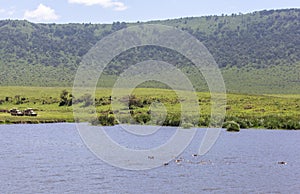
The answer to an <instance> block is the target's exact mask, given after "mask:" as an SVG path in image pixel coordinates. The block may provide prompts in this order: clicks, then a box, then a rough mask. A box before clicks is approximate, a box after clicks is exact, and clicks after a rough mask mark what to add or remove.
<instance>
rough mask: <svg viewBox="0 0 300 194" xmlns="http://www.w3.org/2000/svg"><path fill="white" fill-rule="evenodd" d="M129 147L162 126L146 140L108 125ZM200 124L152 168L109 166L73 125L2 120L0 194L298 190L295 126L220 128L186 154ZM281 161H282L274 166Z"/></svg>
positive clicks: (166, 133) (299, 143)
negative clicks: (180, 148)
mask: <svg viewBox="0 0 300 194" xmlns="http://www.w3.org/2000/svg"><path fill="white" fill-rule="evenodd" d="M107 129H109V131H110V133H111V135H114V136H115V140H116V141H119V142H120V143H122V144H123V145H127V146H128V147H132V148H147V147H153V146H157V145H160V144H161V143H162V142H164V141H165V140H167V139H168V138H169V137H170V136H171V135H172V134H173V133H174V130H175V129H174V128H170V127H166V128H164V130H160V131H159V132H157V133H156V134H155V136H149V137H147V139H140V138H141V137H132V136H131V135H126V133H125V132H122V131H121V132H120V130H119V129H118V126H115V127H110V128H107ZM204 132H205V130H203V129H199V130H198V133H197V135H196V138H195V139H194V141H193V142H192V143H191V145H190V146H189V147H188V148H187V149H186V150H185V151H184V153H182V155H181V156H179V157H182V158H183V159H184V161H183V162H180V163H176V162H175V161H172V162H170V163H169V165H167V166H162V167H159V168H156V169H152V170H145V171H129V170H124V169H120V168H116V167H112V166H110V165H108V164H106V163H104V162H102V161H101V160H99V159H98V158H97V157H95V156H94V155H93V154H92V153H91V152H90V151H89V149H88V148H87V147H86V146H85V145H84V144H83V142H82V140H81V138H80V136H79V133H78V131H77V129H76V126H75V124H41V125H1V126H0V172H1V174H0V192H1V193H200V192H207V193H252V192H254V193H298V192H300V182H299V180H300V151H299V150H300V131H284V130H276V131H275V130H274V131H272V130H241V132H240V133H228V132H226V131H222V133H221V135H220V137H219V139H218V141H217V143H216V144H215V145H214V146H213V148H212V149H211V150H210V152H209V153H207V154H206V155H204V156H198V157H193V156H192V154H194V153H197V150H198V147H199V142H200V141H201V139H202V137H203V135H204ZM279 161H286V162H287V164H286V165H281V164H278V162H279Z"/></svg>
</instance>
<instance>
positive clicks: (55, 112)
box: [0, 87, 300, 128]
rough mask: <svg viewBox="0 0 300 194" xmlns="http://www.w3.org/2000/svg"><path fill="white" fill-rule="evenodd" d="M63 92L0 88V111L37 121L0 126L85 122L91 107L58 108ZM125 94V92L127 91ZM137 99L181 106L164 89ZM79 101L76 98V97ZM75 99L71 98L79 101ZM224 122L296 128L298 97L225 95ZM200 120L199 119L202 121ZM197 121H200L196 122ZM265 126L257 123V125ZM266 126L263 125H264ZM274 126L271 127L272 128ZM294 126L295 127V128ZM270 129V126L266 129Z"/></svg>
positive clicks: (4, 116) (1, 117)
mask: <svg viewBox="0 0 300 194" xmlns="http://www.w3.org/2000/svg"><path fill="white" fill-rule="evenodd" d="M64 89H66V90H67V91H68V92H69V93H72V88H59V87H0V100H3V101H4V102H3V103H2V104H0V110H9V109H11V108H18V109H20V110H24V109H26V108H29V107H30V108H34V109H35V110H36V112H37V113H38V116H37V117H27V116H23V117H16V116H11V115H10V114H8V113H0V123H42V122H74V120H75V119H74V116H73V108H74V107H75V108H77V109H82V110H88V111H83V112H82V113H80V114H81V115H80V118H81V120H79V121H85V122H86V121H89V120H90V119H91V118H92V116H93V115H94V114H93V111H92V110H93V107H86V108H81V106H82V104H80V103H79V104H75V105H73V106H58V103H59V101H60V94H61V92H62V90H64ZM95 93H96V94H95V97H96V99H98V100H99V99H100V98H103V99H106V100H107V99H109V97H110V96H112V97H114V95H113V94H112V92H111V89H107V88H98V89H97V90H96V92H95ZM127 93H128V91H127ZM132 95H134V96H135V97H136V98H137V99H139V100H141V101H145V100H148V101H149V102H158V101H159V102H160V103H162V104H164V106H165V108H166V110H167V112H168V113H170V114H174V115H178V114H179V115H180V111H181V103H180V101H179V100H178V96H177V95H176V92H174V91H172V90H166V89H152V88H137V89H135V90H134V91H133V93H132ZM197 96H198V100H199V107H200V109H199V112H200V115H201V116H205V117H209V115H210V113H211V112H210V111H211V103H212V102H211V99H210V94H209V93H205V92H197ZM6 97H10V98H11V102H5V98H6ZM18 97H20V98H26V101H25V103H22V104H16V99H17V98H18ZM79 97H80V96H79ZM79 97H77V96H75V98H79ZM150 104H151V103H148V104H147V103H146V104H145V105H144V106H143V107H134V108H133V109H132V110H133V111H134V115H135V116H138V114H146V112H147V111H148V110H149V108H150ZM226 109H227V110H226V120H227V121H230V120H235V121H237V122H240V123H243V122H252V123H253V122H255V123H256V122H257V123H256V124H255V125H249V127H252V126H253V127H265V128H276V126H278V128H289V127H288V126H287V125H286V124H285V123H293V125H298V124H299V126H300V123H299V122H300V95H299V94H288V95H284V94H283V95H270V94H268V95H247V94H227V106H226ZM96 110H97V113H98V116H99V115H101V114H107V113H108V112H109V111H110V110H112V108H111V106H110V105H109V104H106V105H97V106H96ZM203 119H204V117H203V118H202V120H203ZM200 120H201V119H200ZM263 120H264V121H265V123H260V122H261V121H262V122H263ZM266 123H267V124H266ZM274 123H275V124H274ZM297 123H298V124H297ZM269 125H270V126H269Z"/></svg>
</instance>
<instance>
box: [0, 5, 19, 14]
mask: <svg viewBox="0 0 300 194" xmlns="http://www.w3.org/2000/svg"><path fill="white" fill-rule="evenodd" d="M0 14H4V15H8V16H12V15H14V14H15V8H14V7H11V8H9V9H2V8H0Z"/></svg>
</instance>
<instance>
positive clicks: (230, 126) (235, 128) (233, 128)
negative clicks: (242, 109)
mask: <svg viewBox="0 0 300 194" xmlns="http://www.w3.org/2000/svg"><path fill="white" fill-rule="evenodd" d="M225 127H226V130H227V131H230V132H239V131H240V125H239V124H238V123H237V122H235V121H228V122H226V123H225Z"/></svg>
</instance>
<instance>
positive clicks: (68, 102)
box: [59, 90, 72, 106]
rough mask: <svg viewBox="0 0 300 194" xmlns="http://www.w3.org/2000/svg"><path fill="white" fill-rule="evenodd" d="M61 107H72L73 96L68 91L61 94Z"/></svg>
mask: <svg viewBox="0 0 300 194" xmlns="http://www.w3.org/2000/svg"><path fill="white" fill-rule="evenodd" d="M59 106H72V95H71V94H69V92H68V91H67V90H63V91H62V92H61V94H60V102H59Z"/></svg>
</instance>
